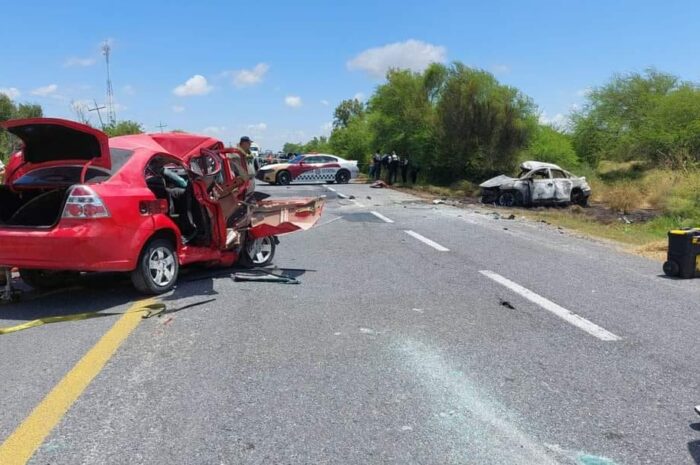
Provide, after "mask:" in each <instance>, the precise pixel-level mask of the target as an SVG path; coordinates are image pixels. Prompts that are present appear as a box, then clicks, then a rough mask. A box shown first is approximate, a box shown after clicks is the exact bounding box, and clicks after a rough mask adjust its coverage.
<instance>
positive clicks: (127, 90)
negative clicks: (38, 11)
mask: <svg viewBox="0 0 700 465" xmlns="http://www.w3.org/2000/svg"><path fill="white" fill-rule="evenodd" d="M122 92H124V93H125V94H126V95H134V94H135V93H136V90H135V89H134V86H132V85H131V84H127V85H125V86H124V87H122Z"/></svg>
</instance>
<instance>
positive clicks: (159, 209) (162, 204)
mask: <svg viewBox="0 0 700 465" xmlns="http://www.w3.org/2000/svg"><path fill="white" fill-rule="evenodd" d="M139 213H141V214H142V215H156V214H158V213H168V201H167V200H164V199H156V200H142V201H140V202H139Z"/></svg>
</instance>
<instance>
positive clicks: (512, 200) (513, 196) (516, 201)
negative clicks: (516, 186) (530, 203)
mask: <svg viewBox="0 0 700 465" xmlns="http://www.w3.org/2000/svg"><path fill="white" fill-rule="evenodd" d="M497 203H498V205H499V206H501V207H517V206H518V205H520V204H521V202H520V195H519V194H518V192H516V191H503V192H501V193H500V194H498V200H497Z"/></svg>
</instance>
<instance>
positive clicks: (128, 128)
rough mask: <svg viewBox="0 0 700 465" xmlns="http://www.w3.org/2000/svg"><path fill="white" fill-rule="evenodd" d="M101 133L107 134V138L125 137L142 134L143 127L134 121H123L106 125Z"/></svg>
mask: <svg viewBox="0 0 700 465" xmlns="http://www.w3.org/2000/svg"><path fill="white" fill-rule="evenodd" d="M103 131H104V132H105V133H107V135H108V136H109V137H117V136H126V135H129V134H141V133H143V126H141V123H137V122H136V121H131V120H123V121H119V122H117V123H112V124H108V125H106V126H105V127H104V129H103Z"/></svg>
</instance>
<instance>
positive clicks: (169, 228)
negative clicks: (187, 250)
mask: <svg viewBox="0 0 700 465" xmlns="http://www.w3.org/2000/svg"><path fill="white" fill-rule="evenodd" d="M144 219H145V220H146V221H144V222H143V223H142V225H141V227H139V228H137V229H135V230H134V235H133V236H132V240H131V244H130V246H129V250H131V251H132V254H131V257H130V262H131V263H132V264H133V268H134V269H135V268H136V266H137V265H138V261H139V258H140V257H141V252H143V248H144V247H145V246H146V244H148V241H150V240H151V239H152V238H153V237H154V236H156V235H159V234H163V235H165V236H166V237H168V238H172V239H173V241H174V243H173V245H174V246H175V250H176V252H177V254H178V257H179V255H180V252H181V250H182V234H180V230H179V229H178V227H177V225H176V224H175V223H174V222H173V220H171V219H170V218H169V217H168V216H166V215H153V216H151V217H149V218H144Z"/></svg>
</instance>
